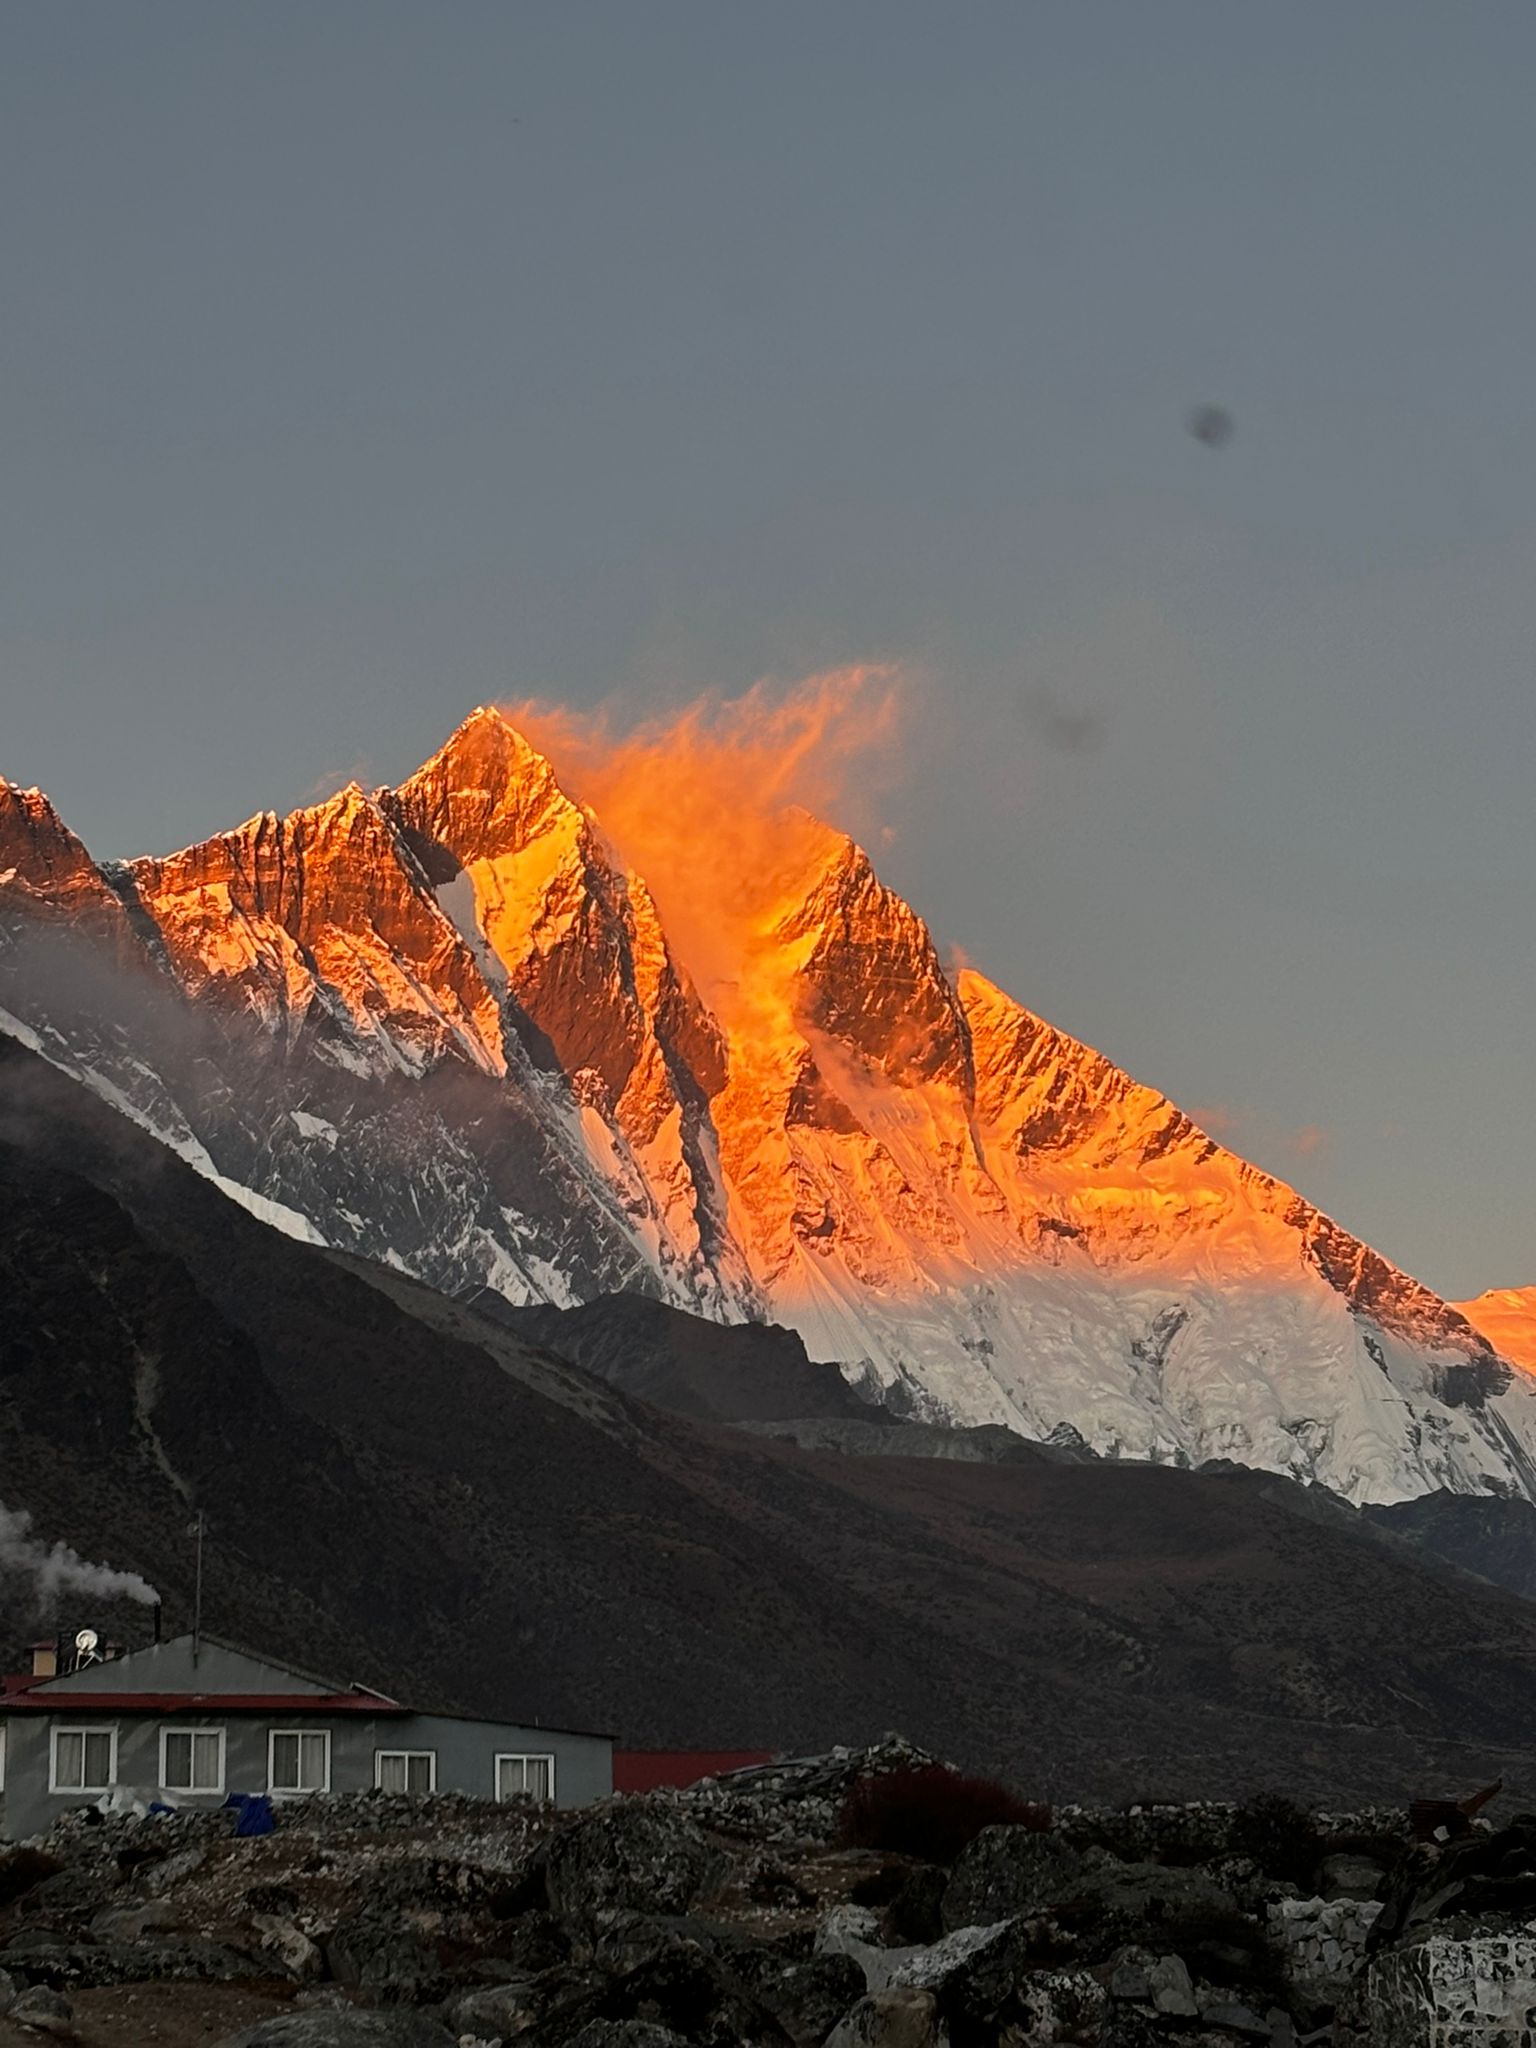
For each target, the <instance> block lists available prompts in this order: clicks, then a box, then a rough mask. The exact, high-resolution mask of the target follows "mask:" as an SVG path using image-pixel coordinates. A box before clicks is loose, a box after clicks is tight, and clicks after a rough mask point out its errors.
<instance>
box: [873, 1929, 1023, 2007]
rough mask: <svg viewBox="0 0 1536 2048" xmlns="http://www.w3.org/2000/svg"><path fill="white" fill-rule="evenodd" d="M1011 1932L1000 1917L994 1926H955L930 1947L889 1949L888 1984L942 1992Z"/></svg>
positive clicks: (901, 1988) (899, 1987)
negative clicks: (951, 1932)
mask: <svg viewBox="0 0 1536 2048" xmlns="http://www.w3.org/2000/svg"><path fill="white" fill-rule="evenodd" d="M1008 1932H1009V1923H1008V1922H1007V1921H1006V1920H1001V1921H999V1922H997V1924H996V1925H995V1926H992V1927H959V1928H956V1930H955V1932H954V1933H953V1934H946V1935H945V1937H944V1939H943V1940H942V1941H936V1942H934V1943H933V1944H932V1945H931V1946H930V1947H928V1948H893V1949H887V1950H886V1951H885V1954H886V1955H887V1956H888V1958H889V1966H888V1975H887V1977H886V1984H887V1985H888V1986H889V1987H890V1988H891V1989H893V1990H898V1991H900V1990H913V1991H940V1990H942V1989H943V1987H944V1986H945V1985H947V1984H948V1983H950V1982H951V1980H952V1979H954V1978H955V1977H957V1976H959V1975H960V1974H961V1973H962V1972H963V1971H967V1970H969V1969H970V1967H971V1966H972V1964H973V1963H974V1962H975V1961H976V1959H977V1957H978V1956H983V1955H985V1954H986V1953H987V1951H988V1950H989V1949H995V1948H997V1947H999V1946H1000V1945H1001V1943H1002V1941H1003V1938H1004V1936H1005V1935H1007V1933H1008ZM881 1988H883V1987H881Z"/></svg>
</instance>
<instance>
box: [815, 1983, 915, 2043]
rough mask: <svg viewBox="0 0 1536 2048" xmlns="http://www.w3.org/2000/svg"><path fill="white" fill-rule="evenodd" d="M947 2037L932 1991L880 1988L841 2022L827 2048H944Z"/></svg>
mask: <svg viewBox="0 0 1536 2048" xmlns="http://www.w3.org/2000/svg"><path fill="white" fill-rule="evenodd" d="M944 2038H945V2036H944V2033H943V2031H942V2029H941V2027H940V2023H939V2008H938V2000H937V1999H936V1998H935V1997H934V1995H933V1993H932V1992H931V1991H918V1990H902V1991H876V1992H873V1993H871V1995H870V1996H869V1997H868V1998H861V1999H860V2000H859V2002H858V2004H857V2005H856V2006H855V2007H854V2008H853V2010H852V2012H850V2013H849V2014H848V2015H847V2016H846V2018H844V2019H842V2020H840V2021H839V2022H838V2024H837V2025H836V2026H835V2027H834V2028H833V2029H832V2031H831V2033H830V2034H828V2036H827V2039H826V2048H942V2044H943V2041H944Z"/></svg>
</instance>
